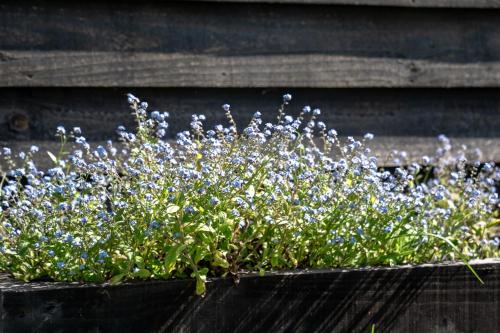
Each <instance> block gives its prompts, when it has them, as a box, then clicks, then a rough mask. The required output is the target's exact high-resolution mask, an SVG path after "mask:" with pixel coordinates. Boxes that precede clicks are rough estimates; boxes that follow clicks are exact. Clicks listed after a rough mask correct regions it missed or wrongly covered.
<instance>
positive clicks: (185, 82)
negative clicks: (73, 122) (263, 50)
mask: <svg viewBox="0 0 500 333" xmlns="http://www.w3.org/2000/svg"><path fill="white" fill-rule="evenodd" d="M2 54H3V56H4V57H7V58H8V60H7V61H4V62H2V63H0V75H1V76H0V86H4V87H18V86H26V87H87V86H93V87H117V86H119V87H259V88H264V87H290V88H294V87H311V88H335V87H496V86H498V85H499V84H500V61H495V62H488V63H474V64H471V63H468V64H459V63H449V62H437V61H427V60H403V59H380V58H365V57H345V56H329V55H328V56H327V55H314V54H304V55H284V56H281V55H278V56H274V55H266V56H243V57H237V56H229V57H223V56H209V55H182V54H163V53H123V52H59V51H55V52H40V51H36V52H29V51H21V52H11V51H9V52H2Z"/></svg>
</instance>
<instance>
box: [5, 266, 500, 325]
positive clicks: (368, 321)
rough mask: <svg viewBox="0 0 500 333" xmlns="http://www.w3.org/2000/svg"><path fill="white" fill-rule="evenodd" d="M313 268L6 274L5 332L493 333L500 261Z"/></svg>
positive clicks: (498, 301)
mask: <svg viewBox="0 0 500 333" xmlns="http://www.w3.org/2000/svg"><path fill="white" fill-rule="evenodd" d="M473 266H474V268H475V270H476V271H477V272H478V274H479V275H480V276H481V277H482V279H483V280H484V281H485V284H484V285H481V284H480V283H479V282H478V281H477V280H476V279H475V277H474V276H473V275H472V273H471V272H470V271H468V270H467V268H466V267H465V266H464V265H428V266H417V267H402V268H393V269H360V270H346V271H342V270H312V271H310V272H302V273H301V272H295V273H275V274H268V275H266V276H264V277H258V276H255V275H253V276H252V275H250V276H244V277H242V278H241V280H240V283H239V285H237V286H235V285H234V283H233V281H232V279H215V280H212V281H209V282H208V287H207V294H206V296H205V297H204V298H201V297H198V296H195V295H194V283H193V282H192V281H189V280H188V281H167V282H160V281H156V282H142V283H127V284H122V285H118V286H109V285H108V286H95V285H94V286H93V285H80V286H78V285H68V284H54V283H32V284H24V283H16V282H14V281H12V280H10V279H9V278H7V277H5V276H4V277H3V278H2V281H1V283H0V289H1V298H0V300H1V303H2V304H1V305H2V306H1V307H0V311H1V320H0V328H1V329H2V331H3V332H24V331H33V330H36V331H37V332H59V331H72V332H89V331H93V332H124V331H127V332H128V331H131V332H193V331H196V332H313V331H314V332H331V331H335V332H370V331H371V328H372V325H375V331H376V332H389V331H390V332H405V333H406V332H488V333H489V332H498V331H499V330H500V317H499V316H498V313H499V312H500V263H499V262H498V261H496V262H495V261H483V262H479V263H476V264H474V265H473Z"/></svg>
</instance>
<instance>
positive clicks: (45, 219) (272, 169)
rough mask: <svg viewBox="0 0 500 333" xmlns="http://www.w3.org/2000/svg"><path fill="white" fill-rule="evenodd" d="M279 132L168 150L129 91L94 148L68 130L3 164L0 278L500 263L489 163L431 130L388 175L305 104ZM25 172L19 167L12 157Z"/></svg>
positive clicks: (494, 173) (194, 129)
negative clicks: (109, 134) (434, 142)
mask: <svg viewBox="0 0 500 333" xmlns="http://www.w3.org/2000/svg"><path fill="white" fill-rule="evenodd" d="M291 100H292V96H291V95H290V94H286V95H284V96H283V101H282V104H281V106H280V108H279V110H278V117H277V120H276V122H275V123H264V121H263V120H262V115H261V113H260V112H256V113H255V114H254V115H253V117H252V119H251V121H250V123H249V124H248V126H246V127H245V128H243V129H242V130H241V131H239V130H238V127H237V125H236V122H235V121H234V119H233V117H232V115H231V107H230V105H228V104H224V105H223V106H222V109H223V111H224V112H225V114H226V116H227V119H228V125H227V126H224V125H217V126H215V127H214V128H211V129H205V126H204V121H205V116H203V115H193V116H192V120H191V124H190V130H187V131H183V132H180V133H178V134H177V136H176V139H175V140H167V139H166V135H167V131H168V122H167V120H168V119H169V114H168V112H160V111H149V110H148V104H147V103H146V102H141V101H140V100H139V99H138V98H137V97H135V96H133V95H130V94H129V95H128V102H129V104H130V107H131V110H132V111H133V113H134V115H135V117H136V119H137V128H136V129H134V130H133V131H128V130H127V129H126V128H124V127H123V126H119V127H118V129H117V134H118V138H119V142H118V143H113V142H111V141H109V142H108V143H107V144H106V145H102V146H98V147H95V148H92V147H91V145H90V144H89V143H88V142H87V140H86V139H85V137H84V136H83V135H82V130H81V129H80V128H79V127H75V128H73V129H71V130H67V129H65V128H64V127H62V126H60V127H58V128H57V132H56V133H57V134H56V135H57V136H58V137H60V139H61V142H62V144H63V147H62V149H61V152H63V151H65V150H67V149H66V147H67V146H69V145H75V146H76V147H75V149H74V150H73V151H72V152H71V153H69V154H66V155H64V154H60V155H59V156H55V155H53V154H50V156H51V158H52V160H53V163H54V166H53V167H52V168H50V169H48V170H39V169H38V167H37V166H36V163H35V162H34V160H35V156H36V155H37V153H38V151H39V149H38V147H31V149H30V150H29V151H27V152H19V153H17V155H15V154H14V152H12V151H11V150H10V149H9V148H4V149H3V150H2V152H1V155H2V156H3V159H4V162H5V163H4V164H6V165H9V166H11V170H10V171H8V172H7V173H6V174H5V175H4V177H3V178H2V181H1V199H0V200H1V209H2V210H1V221H0V269H2V270H4V271H8V272H10V273H11V274H12V275H13V276H15V277H17V278H19V279H23V280H32V279H36V278H41V277H50V278H53V279H55V280H64V281H91V282H103V281H108V280H110V281H112V282H118V281H120V280H122V279H132V278H158V279H164V278H170V277H172V276H175V277H189V276H191V277H194V278H196V280H197V291H198V293H203V292H204V282H205V280H206V278H207V276H224V275H228V274H229V275H236V274H238V273H239V272H241V271H260V272H263V271H265V270H270V269H288V268H297V267H308V268H316V267H346V266H347V267H356V266H365V265H395V264H405V263H420V262H434V261H443V260H456V259H464V258H484V257H495V256H498V255H499V238H498V235H497V234H495V225H496V224H498V221H499V220H498V205H499V200H498V196H497V193H496V191H495V185H496V184H497V183H498V182H499V180H500V169H499V168H498V167H496V166H495V165H494V164H493V163H486V164H481V163H479V162H478V161H476V160H475V159H471V158H470V156H469V155H468V154H469V153H468V152H467V151H464V150H463V149H458V150H454V149H453V147H452V145H451V143H450V140H449V139H448V138H446V137H445V136H440V137H439V138H438V139H439V149H438V150H437V152H436V155H435V156H432V157H429V156H424V157H423V158H422V160H421V162H420V163H411V162H409V161H407V154H405V153H404V152H397V154H396V155H397V156H396V159H397V160H398V162H400V165H399V166H397V167H396V168H394V170H392V171H391V170H384V169H382V168H380V167H379V165H378V163H377V162H378V161H377V158H376V157H375V156H373V155H372V154H371V152H370V149H369V148H368V147H367V142H368V141H370V140H373V139H374V135H373V134H370V133H368V134H366V135H365V136H364V137H362V138H353V137H347V139H345V140H344V139H342V138H341V137H339V135H338V133H337V131H336V130H335V129H330V128H327V126H326V124H325V123H324V122H322V121H320V120H319V119H318V117H320V115H321V111H320V110H319V109H313V108H311V107H309V106H305V107H304V108H303V109H302V110H301V111H300V112H299V114H298V115H297V116H293V115H291V114H287V113H286V108H287V106H288V105H289V104H290V103H291ZM16 160H19V161H20V163H19V164H18V165H17V166H16V164H15V161H16Z"/></svg>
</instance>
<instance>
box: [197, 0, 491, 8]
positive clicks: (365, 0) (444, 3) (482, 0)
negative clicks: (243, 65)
mask: <svg viewBox="0 0 500 333" xmlns="http://www.w3.org/2000/svg"><path fill="white" fill-rule="evenodd" d="M190 1H208V2H243V3H244V2H269V3H290V4H291V3H293V4H307V5H308V4H322V5H354V6H363V5H366V6H396V7H437V8H500V1H499V0H190Z"/></svg>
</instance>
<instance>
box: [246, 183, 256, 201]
mask: <svg viewBox="0 0 500 333" xmlns="http://www.w3.org/2000/svg"><path fill="white" fill-rule="evenodd" d="M247 192H248V196H249V197H250V198H253V197H254V196H255V187H254V186H253V185H250V186H248V190H247Z"/></svg>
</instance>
